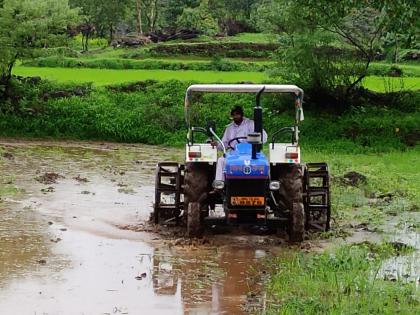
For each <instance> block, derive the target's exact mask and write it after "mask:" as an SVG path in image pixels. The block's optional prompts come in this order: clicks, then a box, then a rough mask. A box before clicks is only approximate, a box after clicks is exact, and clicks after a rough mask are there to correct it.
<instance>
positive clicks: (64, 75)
mask: <svg viewBox="0 0 420 315" xmlns="http://www.w3.org/2000/svg"><path fill="white" fill-rule="evenodd" d="M14 74H15V75H21V76H40V77H41V78H43V79H48V80H52V81H57V82H75V83H80V82H93V83H94V84H95V85H96V86H103V85H110V84H119V83H126V82H134V81H144V80H158V81H166V80H174V79H175V80H182V81H197V82H203V83H210V82H225V83H234V82H253V83H260V82H263V81H266V80H269V77H268V76H267V75H266V74H264V73H261V72H219V71H171V70H113V69H71V68H46V67H42V68H41V67H24V66H16V67H15V69H14ZM363 85H364V86H365V87H366V88H368V89H371V90H373V91H378V92H385V91H386V92H391V91H399V90H419V89H420V78H416V77H405V78H391V77H385V78H384V77H379V76H370V77H367V78H366V79H365V80H364V82H363Z"/></svg>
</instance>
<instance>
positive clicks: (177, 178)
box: [153, 84, 331, 242]
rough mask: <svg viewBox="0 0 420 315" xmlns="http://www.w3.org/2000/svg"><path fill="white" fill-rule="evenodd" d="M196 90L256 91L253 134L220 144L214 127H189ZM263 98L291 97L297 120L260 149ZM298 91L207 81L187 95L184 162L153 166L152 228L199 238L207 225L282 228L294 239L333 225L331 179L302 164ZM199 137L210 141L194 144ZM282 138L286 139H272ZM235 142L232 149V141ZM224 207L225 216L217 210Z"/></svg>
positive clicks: (320, 166)
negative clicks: (220, 166) (176, 229)
mask: <svg viewBox="0 0 420 315" xmlns="http://www.w3.org/2000/svg"><path fill="white" fill-rule="evenodd" d="M193 92H210V93H255V94H256V104H255V107H254V117H253V118H254V126H255V130H254V132H252V133H250V134H248V135H247V137H240V138H235V139H231V141H230V143H229V144H228V148H226V147H225V145H224V144H223V142H222V141H221V139H220V137H219V136H218V135H217V133H216V130H215V124H214V122H209V123H208V124H207V126H205V127H195V126H192V125H191V120H190V107H191V100H192V97H191V96H192V93H193ZM263 93H288V94H291V95H293V97H294V102H295V107H296V117H295V123H294V125H293V126H292V127H282V128H279V129H278V130H277V131H276V132H274V133H273V134H272V135H271V139H270V141H269V143H268V148H266V149H267V150H266V152H267V155H266V154H265V153H264V152H263V150H262V148H263V142H262V139H263V136H262V134H263V119H262V108H261V105H260V97H261V95H262V94H263ZM302 101H303V91H302V90H301V89H300V88H298V87H297V86H295V85H255V84H210V85H192V86H190V87H189V88H188V89H187V93H186V97H185V117H186V122H187V126H188V134H187V140H188V141H187V144H186V146H185V153H186V157H185V164H179V163H173V162H162V163H159V164H158V165H157V168H156V187H155V203H154V212H153V217H154V221H155V223H156V224H170V223H176V224H184V225H185V226H186V234H187V235H188V236H190V237H198V236H201V235H202V232H203V230H204V228H205V226H215V225H250V226H260V227H272V228H282V227H283V228H286V230H287V232H288V235H289V239H290V240H291V241H293V242H299V241H302V240H303V239H304V236H305V233H306V232H307V231H308V230H317V231H327V230H328V229H329V227H330V207H331V206H330V193H329V175H328V166H327V164H326V163H303V162H302V161H301V152H300V146H299V123H300V121H302V120H303V110H302ZM197 133H203V134H205V135H206V136H208V137H209V138H210V139H211V140H212V141H206V142H205V143H198V142H196V141H195V139H196V138H197V136H196V134H197ZM285 136H286V137H287V139H290V141H288V142H277V140H278V139H279V138H284V137H285ZM213 140H216V141H217V142H218V143H219V144H220V145H219V147H221V148H222V149H223V150H222V154H223V156H224V157H225V164H224V175H223V180H215V172H216V164H217V160H218V150H217V147H216V146H214V145H213V144H212V143H211V142H213ZM234 142H237V144H236V145H235V146H233V145H231V144H232V143H234ZM220 207H222V209H223V211H222V212H223V213H222V215H220V213H219V215H216V213H215V211H214V209H216V208H219V209H220Z"/></svg>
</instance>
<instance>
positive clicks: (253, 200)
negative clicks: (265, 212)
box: [230, 197, 264, 206]
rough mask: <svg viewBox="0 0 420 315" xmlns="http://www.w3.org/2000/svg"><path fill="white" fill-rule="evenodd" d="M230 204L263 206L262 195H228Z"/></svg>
mask: <svg viewBox="0 0 420 315" xmlns="http://www.w3.org/2000/svg"><path fill="white" fill-rule="evenodd" d="M230 203H231V204H232V206H263V205H264V197H230Z"/></svg>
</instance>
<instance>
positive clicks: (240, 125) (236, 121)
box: [212, 106, 267, 180]
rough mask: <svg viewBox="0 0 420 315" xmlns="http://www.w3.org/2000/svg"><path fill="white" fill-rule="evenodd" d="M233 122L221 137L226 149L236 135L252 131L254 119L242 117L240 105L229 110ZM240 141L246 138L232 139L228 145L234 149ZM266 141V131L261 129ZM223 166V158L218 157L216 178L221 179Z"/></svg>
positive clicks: (239, 135) (242, 112)
mask: <svg viewBox="0 0 420 315" xmlns="http://www.w3.org/2000/svg"><path fill="white" fill-rule="evenodd" d="M230 116H231V117H232V120H233V122H231V123H230V124H229V125H228V126H227V127H226V129H225V133H224V134H223V137H222V142H223V144H224V145H225V147H226V149H227V148H228V145H229V141H231V140H232V139H235V138H238V137H245V138H246V137H247V136H248V134H249V133H252V132H254V121H253V120H251V119H249V118H246V117H244V111H243V109H242V107H241V106H235V107H234V108H232V110H231V112H230ZM240 142H246V139H240V140H238V141H232V142H231V143H230V147H231V148H232V149H235V147H236V144H238V143H240ZM265 142H267V133H266V132H265V130H263V143H265ZM212 144H213V145H217V148H218V149H219V150H221V149H222V146H221V144H220V143H217V142H216V141H213V142H212ZM224 166H225V158H224V157H223V156H222V157H219V158H218V160H217V167H216V178H215V179H216V180H223V179H224V178H223V169H224Z"/></svg>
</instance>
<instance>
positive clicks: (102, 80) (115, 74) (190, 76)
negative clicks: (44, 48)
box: [14, 66, 268, 86]
mask: <svg viewBox="0 0 420 315" xmlns="http://www.w3.org/2000/svg"><path fill="white" fill-rule="evenodd" d="M14 74H15V75H21V76H39V77H41V78H43V79H48V80H53V81H57V82H75V83H80V82H93V83H94V84H95V85H97V86H102V85H110V84H119V83H125V82H134V81H144V80H158V81H166V80H182V81H197V82H204V83H210V82H226V83H228V82H242V81H247V82H248V81H249V82H254V83H259V82H262V81H264V80H267V79H268V77H267V76H266V75H265V74H264V73H261V72H219V71H170V70H111V69H71V68H41V67H40V68H38V67H22V66H17V67H16V68H15V70H14Z"/></svg>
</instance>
